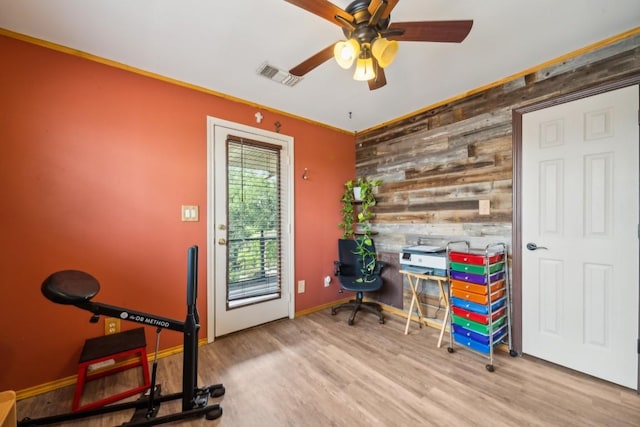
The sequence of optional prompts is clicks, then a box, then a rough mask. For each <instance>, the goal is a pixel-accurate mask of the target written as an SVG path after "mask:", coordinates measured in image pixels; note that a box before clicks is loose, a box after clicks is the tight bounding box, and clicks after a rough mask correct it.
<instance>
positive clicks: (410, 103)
mask: <svg viewBox="0 0 640 427" xmlns="http://www.w3.org/2000/svg"><path fill="white" fill-rule="evenodd" d="M333 3H335V4H336V5H337V6H339V7H341V8H345V7H346V6H347V5H348V4H349V3H350V0H335V1H333ZM451 19H473V20H474V25H473V28H472V29H471V33H470V34H469V36H468V37H467V38H466V40H465V41H463V42H462V43H460V44H451V43H425V42H401V43H400V50H399V53H398V56H397V58H396V60H395V62H394V63H393V64H392V65H391V66H389V67H388V68H387V69H386V70H385V74H386V77H387V85H386V86H385V87H383V88H381V89H378V90H376V91H369V89H368V86H367V84H366V83H363V82H356V81H354V80H353V79H352V71H351V70H343V69H341V68H340V67H339V66H338V65H337V64H336V63H335V61H333V60H330V61H327V62H325V63H324V64H322V65H321V66H319V67H318V68H316V69H315V70H313V71H311V72H310V73H309V74H307V75H306V76H305V78H304V80H302V81H301V82H299V83H298V84H297V85H296V86H294V87H288V86H283V85H280V84H278V83H275V82H273V81H271V80H269V79H266V78H264V77H262V76H259V75H257V73H256V70H257V69H258V68H259V67H260V65H261V64H262V63H264V62H265V61H267V62H269V64H271V65H273V66H276V67H278V68H281V69H283V70H289V69H290V68H292V67H294V66H295V65H298V64H299V63H300V62H302V61H303V60H305V59H307V58H308V57H310V56H311V55H312V54H315V53H316V52H318V51H319V50H321V49H323V48H325V47H327V46H329V45H330V44H331V43H334V42H335V41H337V40H339V39H341V38H343V34H342V30H341V28H340V27H338V26H337V25H333V24H332V23H330V22H329V21H327V20H325V19H322V18H320V17H318V16H316V15H313V14H311V13H309V12H306V11H304V10H302V9H300V8H298V7H296V6H294V5H292V4H290V3H287V2H285V1H284V0H182V1H178V0H48V1H42V0H0V27H1V28H4V29H7V30H10V31H13V32H17V33H21V34H25V35H28V36H32V37H35V38H38V39H43V40H46V41H49V42H53V43H57V44H60V45H63V46H66V47H70V48H73V49H77V50H80V51H84V52H87V53H90V54H92V55H96V56H98V57H102V58H106V59H109V60H113V61H116V62H120V63H123V64H126V65H129V66H132V67H135V68H138V69H141V70H145V71H149V72H152V73H156V74H160V75H163V76H167V77H170V78H172V79H177V80H180V81H183V82H186V83H190V84H194V85H197V86H200V87H203V88H206V89H210V90H213V91H216V92H219V93H222V94H225V95H230V96H232V97H236V98H240V99H242V100H246V101H248V102H251V103H256V104H259V105H263V106H265V107H269V108H271V109H276V110H280V111H284V112H287V113H290V114H294V115H296V116H300V117H304V118H307V119H310V120H313V121H317V122H320V123H324V124H326V125H330V126H333V127H336V128H339V129H344V130H347V131H361V130H365V129H368V128H371V127H374V126H376V125H379V124H381V123H384V122H387V121H390V120H393V119H395V118H398V117H400V116H404V115H407V114H409V113H411V112H414V111H416V110H420V109H422V108H424V107H426V106H428V105H430V104H434V103H436V102H438V101H442V100H444V99H447V98H450V97H452V96H456V95H459V94H461V93H464V92H466V91H469V90H472V89H474V88H477V87H479V86H483V85H485V84H489V83H492V82H494V81H497V80H499V79H502V78H504V77H507V76H510V75H512V74H515V73H518V72H520V71H523V70H525V69H528V68H530V67H533V66H536V65H538V64H541V63H543V62H545V61H548V60H552V59H554V58H557V57H559V56H561V55H564V54H567V53H569V52H572V51H575V50H577V49H580V48H583V47H586V46H588V45H590V44H593V43H596V42H599V41H602V40H604V39H607V38H609V37H612V36H615V35H618V34H621V33H623V32H625V31H628V30H632V29H634V28H636V27H637V26H638V25H639V24H640V1H639V0H537V1H532V0H482V1H481V0H401V1H400V2H399V3H398V5H397V6H396V7H395V9H394V10H393V12H392V14H391V22H403V21H423V20H451Z"/></svg>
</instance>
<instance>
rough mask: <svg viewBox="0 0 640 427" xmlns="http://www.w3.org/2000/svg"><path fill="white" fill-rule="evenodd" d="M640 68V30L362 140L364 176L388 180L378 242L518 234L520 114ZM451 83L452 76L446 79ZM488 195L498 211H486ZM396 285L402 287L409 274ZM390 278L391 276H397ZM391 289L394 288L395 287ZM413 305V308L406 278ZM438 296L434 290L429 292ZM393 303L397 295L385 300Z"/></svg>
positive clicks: (387, 247) (359, 163)
mask: <svg viewBox="0 0 640 427" xmlns="http://www.w3.org/2000/svg"><path fill="white" fill-rule="evenodd" d="M639 72H640V34H638V32H637V31H636V32H633V33H632V34H631V35H630V36H628V37H627V38H624V39H622V40H618V41H616V42H613V43H611V44H607V45H604V46H600V47H599V48H597V49H594V50H591V51H588V52H583V53H582V54H580V55H578V56H574V57H572V58H567V59H564V60H562V61H561V62H558V63H555V64H553V65H550V66H547V67H544V68H542V67H541V68H539V69H537V70H536V71H533V72H531V73H528V74H524V73H523V75H521V76H519V77H517V78H514V79H512V80H509V81H504V82H502V83H500V84H497V85H495V86H492V87H489V88H487V89H485V90H481V91H477V92H476V93H473V94H471V95H469V96H466V97H463V98H460V99H456V100H455V101H451V102H448V103H444V104H442V105H438V106H435V107H433V108H428V109H425V110H423V111H420V112H417V113H416V114H415V115H413V116H411V117H407V118H405V119H402V120H400V121H398V122H394V123H391V124H389V125H386V126H384V127H381V128H377V129H372V130H369V131H367V132H364V133H361V134H359V135H357V137H356V168H357V175H358V176H368V177H370V178H376V179H378V178H379V179H382V180H383V181H384V182H383V184H382V186H381V187H380V188H379V190H378V193H377V201H378V203H377V206H376V207H375V219H374V220H373V222H372V228H373V229H374V231H376V232H377V233H378V234H377V235H376V236H375V242H376V248H377V249H378V250H379V251H380V252H383V253H386V255H385V256H386V257H389V256H391V257H397V256H398V255H397V254H398V252H399V251H400V250H401V249H402V247H403V246H407V245H412V244H416V243H418V242H419V241H424V242H446V241H449V240H459V239H465V240H469V241H470V242H471V244H472V246H473V247H484V246H485V245H486V244H488V243H492V242H495V241H503V242H506V243H507V244H508V245H510V243H511V232H512V196H513V194H512V174H513V165H512V124H511V120H512V110H513V109H514V108H518V107H521V106H524V105H527V104H532V103H534V102H538V101H541V100H544V99H549V98H552V97H556V96H558V95H560V94H566V93H570V92H574V91H577V90H581V89H585V88H588V87H591V86H595V85H598V84H601V83H604V82H607V81H613V80H617V79H621V78H624V77H627V76H630V75H634V74H638V73H639ZM443 83H444V82H443ZM481 199H488V200H490V203H491V213H490V215H486V216H481V215H479V214H478V201H479V200H481ZM396 276H397V277H398V278H399V279H398V280H396V282H395V283H390V285H392V286H394V287H402V286H403V284H402V283H398V282H402V279H401V276H400V275H396ZM388 282H389V281H388ZM387 286H388V285H387ZM404 288H405V291H404V298H403V299H404V301H405V302H404V304H403V302H402V301H401V300H400V299H399V298H397V299H395V300H394V301H393V302H392V303H391V304H392V305H393V306H395V307H398V308H402V307H403V305H404V307H408V304H407V301H410V299H409V296H408V295H407V291H406V283H405V284H404ZM434 292H435V288H434V287H430V289H429V290H428V293H430V294H432V293H434ZM385 302H387V303H389V302H388V301H385Z"/></svg>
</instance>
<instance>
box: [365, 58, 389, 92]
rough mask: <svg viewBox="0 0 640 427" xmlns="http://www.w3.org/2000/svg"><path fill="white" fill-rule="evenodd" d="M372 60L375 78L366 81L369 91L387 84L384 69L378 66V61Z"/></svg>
mask: <svg viewBox="0 0 640 427" xmlns="http://www.w3.org/2000/svg"><path fill="white" fill-rule="evenodd" d="M372 59H373V64H374V67H375V71H376V76H375V78H373V79H371V80H368V81H367V83H368V84H369V90H376V89H380V88H381V87H382V86H384V85H386V84H387V77H386V76H385V75H384V68H382V67H381V66H379V65H378V61H377V60H376V59H375V58H372Z"/></svg>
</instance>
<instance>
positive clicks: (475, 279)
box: [450, 271, 504, 285]
mask: <svg viewBox="0 0 640 427" xmlns="http://www.w3.org/2000/svg"><path fill="white" fill-rule="evenodd" d="M450 275H451V278H452V279H454V280H461V281H463V282H471V283H475V284H476V285H486V284H487V283H493V282H497V281H498V280H502V279H503V278H504V271H500V272H498V273H494V274H491V275H489V281H488V282H487V276H486V275H484V274H471V273H465V272H462V271H451V272H450Z"/></svg>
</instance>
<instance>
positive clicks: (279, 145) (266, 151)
mask: <svg viewBox="0 0 640 427" xmlns="http://www.w3.org/2000/svg"><path fill="white" fill-rule="evenodd" d="M209 133H210V137H209V144H210V150H209V151H210V156H209V166H210V167H209V170H210V174H209V197H210V202H212V203H210V204H209V205H210V209H209V217H210V220H209V240H210V241H209V248H210V250H209V254H210V257H211V260H210V262H209V264H208V265H209V267H210V270H209V271H210V274H209V280H210V282H211V283H210V286H209V287H208V289H209V294H210V295H212V296H213V303H212V304H211V298H209V302H210V304H209V331H212V332H213V334H214V336H216V337H217V336H221V335H225V334H228V333H231V332H235V331H238V330H242V329H246V328H249V327H252V326H255V325H259V324H262V323H266V322H270V321H272V320H276V319H280V318H283V317H287V316H289V315H290V314H291V313H293V311H292V307H293V305H292V304H291V301H290V296H291V288H292V285H291V283H292V277H293V274H292V270H293V257H292V250H291V247H292V236H291V230H292V229H293V227H292V224H291V219H292V215H291V200H290V198H291V194H292V188H291V184H292V180H291V166H290V163H289V159H290V158H291V156H290V152H291V150H292V146H291V145H292V144H291V143H292V139H291V138H290V137H286V136H283V135H279V134H273V133H271V132H265V131H262V130H260V129H254V128H250V127H247V126H242V125H238V124H233V123H228V122H224V121H219V120H214V119H210V123H209ZM212 323H213V324H212ZM210 335H211V334H210ZM212 338H213V337H211V336H210V339H212Z"/></svg>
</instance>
